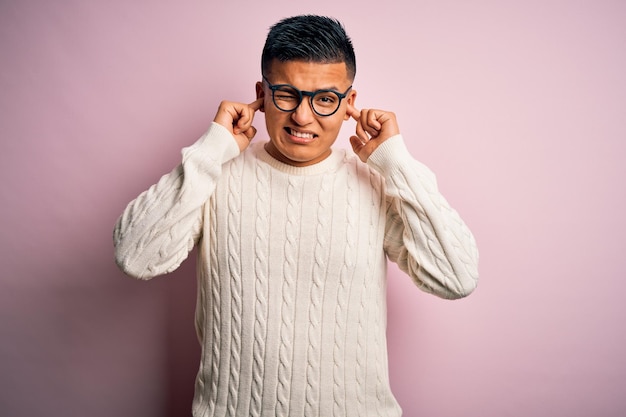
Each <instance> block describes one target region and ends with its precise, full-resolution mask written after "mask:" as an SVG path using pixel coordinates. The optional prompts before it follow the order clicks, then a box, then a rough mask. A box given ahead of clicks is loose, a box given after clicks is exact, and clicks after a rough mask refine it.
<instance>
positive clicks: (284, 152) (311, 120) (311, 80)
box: [256, 60, 356, 166]
mask: <svg viewBox="0 0 626 417" xmlns="http://www.w3.org/2000/svg"><path fill="white" fill-rule="evenodd" d="M265 76H266V77H267V79H268V80H269V82H270V83H272V84H291V85H293V86H294V87H296V88H298V89H299V90H302V91H316V90H321V89H332V90H335V91H337V92H340V93H343V92H345V91H346V90H347V89H348V87H350V85H351V84H352V83H351V80H350V79H348V72H347V70H346V64H345V63H333V64H322V63H314V62H303V61H288V62H280V61H277V60H275V61H274V62H273V63H272V65H271V67H270V72H269V73H268V74H265ZM256 93H257V98H264V103H263V109H262V110H261V111H263V112H265V124H266V127H267V132H268V134H269V136H270V142H268V144H267V145H266V147H265V149H266V150H267V152H268V153H269V154H270V155H272V156H273V157H274V158H276V159H278V160H279V161H281V162H284V163H286V164H289V165H293V166H307V165H312V164H315V163H317V162H320V161H322V160H323V159H325V158H327V157H328V156H329V155H330V154H331V150H330V147H331V146H332V144H333V143H335V140H336V139H337V135H339V129H340V128H341V125H342V124H343V122H344V121H345V120H348V119H349V118H350V116H348V115H347V114H346V108H347V105H348V103H350V104H352V105H354V100H355V98H356V91H354V90H350V91H349V92H348V93H347V96H346V98H344V99H343V100H342V101H341V105H340V107H339V110H337V112H336V113H335V114H333V115H331V116H319V115H317V114H316V113H315V112H314V111H313V109H312V108H311V102H310V100H309V97H306V96H305V97H304V99H303V100H302V103H300V105H299V106H298V108H297V109H296V110H294V111H293V112H289V113H288V112H284V111H281V110H279V109H278V108H276V106H275V105H274V102H273V101H272V91H271V90H270V89H269V87H268V85H267V83H266V82H262V81H261V82H258V83H257V85H256Z"/></svg>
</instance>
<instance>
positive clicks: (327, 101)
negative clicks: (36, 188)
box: [311, 91, 341, 116]
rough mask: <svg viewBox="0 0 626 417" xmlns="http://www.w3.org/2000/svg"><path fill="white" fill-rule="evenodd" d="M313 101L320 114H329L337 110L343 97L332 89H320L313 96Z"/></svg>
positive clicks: (314, 107)
mask: <svg viewBox="0 0 626 417" xmlns="http://www.w3.org/2000/svg"><path fill="white" fill-rule="evenodd" d="M311 103H312V104H313V109H314V110H315V111H316V112H317V113H318V114H321V115H322V116H327V115H330V114H333V113H334V112H336V111H337V108H339V104H340V103H341V99H340V98H339V96H337V94H335V93H334V92H332V91H319V92H318V93H317V94H315V95H314V96H313V99H312V100H311Z"/></svg>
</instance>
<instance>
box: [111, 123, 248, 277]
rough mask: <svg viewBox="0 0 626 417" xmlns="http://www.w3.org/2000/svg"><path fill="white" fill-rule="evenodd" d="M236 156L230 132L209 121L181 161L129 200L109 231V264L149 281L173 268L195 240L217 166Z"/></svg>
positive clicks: (235, 147)
mask: <svg viewBox="0 0 626 417" xmlns="http://www.w3.org/2000/svg"><path fill="white" fill-rule="evenodd" d="M238 154H239V147H238V146H237V143H236V142H235V140H234V139H233V137H232V135H231V134H230V132H229V131H228V130H227V129H226V128H224V127H223V126H221V125H219V124H217V123H212V125H211V126H210V128H209V129H208V130H207V132H206V133H205V134H204V135H203V136H202V137H201V138H200V139H198V141H196V142H195V143H194V144H193V145H191V146H189V147H187V148H184V149H183V150H182V162H181V164H180V165H178V166H177V167H176V168H175V169H174V170H173V171H172V172H170V173H169V174H166V175H164V176H163V177H161V179H160V180H159V181H158V182H157V183H156V184H154V185H153V186H151V187H150V188H149V189H148V190H146V191H144V192H143V193H141V194H140V195H139V196H138V197H137V198H136V199H135V200H133V201H131V202H130V203H129V204H128V206H127V207H126V209H125V210H124V212H123V213H122V215H121V216H120V217H119V219H118V220H117V223H116V224H115V228H114V230H113V244H114V247H115V261H116V263H117V265H118V266H119V267H120V269H121V270H122V271H124V273H126V274H127V275H130V276H133V277H135V278H141V279H149V278H153V277H155V276H157V275H162V274H166V273H168V272H171V271H173V270H175V269H176V268H177V267H178V266H179V265H180V264H181V263H182V261H183V260H185V259H186V258H187V256H188V254H189V251H190V250H191V249H192V248H193V246H194V245H195V243H196V242H197V241H198V239H199V238H200V235H201V230H202V213H203V210H202V208H203V207H204V204H205V202H206V201H207V200H208V199H209V197H210V196H211V194H212V193H213V191H214V190H215V187H216V182H217V180H218V178H219V176H220V175H221V172H222V165H223V164H224V163H225V162H227V161H228V160H230V159H232V158H234V157H235V156H237V155H238Z"/></svg>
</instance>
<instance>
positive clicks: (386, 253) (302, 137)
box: [114, 16, 478, 416]
mask: <svg viewBox="0 0 626 417" xmlns="http://www.w3.org/2000/svg"><path fill="white" fill-rule="evenodd" d="M355 71H356V65H355V59H354V51H353V48H352V44H351V41H350V39H349V38H348V36H347V35H346V33H345V32H344V29H343V27H342V26H341V25H340V24H339V23H338V22H337V21H335V20H333V19H330V18H326V17H320V16H297V17H292V18H287V19H284V20H282V21H281V22H279V23H277V24H276V25H275V26H273V27H272V28H271V30H270V32H269V35H268V37H267V41H266V44H265V47H264V50H263V56H262V80H261V81H259V82H258V83H257V84H256V96H257V99H256V100H255V101H254V102H252V103H250V104H243V103H234V102H227V101H224V102H222V103H221V104H220V106H219V109H218V110H217V114H216V116H215V119H214V121H213V123H212V125H211V127H210V128H209V129H208V131H207V132H206V133H205V134H204V136H202V137H201V138H200V139H199V140H198V141H197V142H196V143H195V144H193V145H192V146H190V147H188V148H185V149H184V150H183V152H182V153H183V157H182V163H181V164H180V165H179V166H178V167H177V168H176V169H174V170H173V171H172V172H171V173H169V174H167V175H165V176H163V177H162V178H161V180H160V181H159V182H158V183H157V184H155V185H154V186H152V187H151V188H150V189H149V190H147V191H146V192H144V193H142V194H141V195H139V197H137V199H135V200H134V201H133V202H131V203H130V204H129V206H128V207H127V208H126V210H125V211H124V213H123V215H122V216H121V217H120V219H119V220H118V222H117V224H116V227H115V231H114V242H115V249H116V261H117V263H118V265H119V266H120V268H121V269H122V270H123V271H125V272H126V273H127V274H129V275H131V276H135V277H137V278H142V279H148V278H152V277H154V276H157V275H161V274H165V273H167V272H170V271H172V270H174V269H175V268H177V267H178V266H179V265H180V263H181V262H182V261H183V260H184V259H185V258H186V257H187V254H188V252H189V251H190V250H191V249H192V248H193V247H194V245H197V246H198V260H197V262H198V299H197V309H196V328H197V332H198V337H199V340H200V342H201V344H202V357H201V363H200V370H199V372H198V376H197V380H196V389H195V397H194V403H193V415H194V416H314V415H315V416H399V415H401V410H400V407H399V406H398V404H397V402H396V401H395V399H394V397H393V395H392V393H391V391H390V387H389V381H388V375H387V350H386V339H385V324H386V305H385V280H386V278H385V274H386V262H387V259H390V260H391V261H393V262H396V263H397V264H398V265H399V266H400V268H401V269H402V270H403V271H405V272H406V273H407V274H408V275H409V276H410V277H411V278H412V279H413V280H414V281H415V283H416V285H417V286H418V287H419V288H421V289H422V290H424V291H427V292H429V293H432V294H435V295H437V296H440V297H443V298H459V297H463V296H466V295H468V294H469V293H470V292H471V291H472V290H473V289H474V288H475V286H476V282H477V277H478V274H477V261H478V253H477V249H476V246H475V242H474V239H473V237H472V235H471V233H470V232H469V230H468V229H467V227H466V226H465V225H464V223H463V222H462V221H461V219H460V218H459V216H458V214H457V213H456V212H455V211H454V210H453V209H451V208H450V207H449V205H448V203H447V202H446V200H445V199H444V198H443V197H442V196H441V195H440V194H439V192H438V191H437V185H436V183H435V178H434V175H433V174H432V173H431V172H430V171H429V170H428V168H426V167H425V166H424V165H422V164H420V163H419V162H417V161H415V160H414V159H413V158H412V157H411V156H410V155H409V153H408V151H407V149H406V147H405V145H404V142H403V139H402V136H401V135H400V132H399V128H398V124H397V122H396V118H395V116H394V114H393V113H391V112H388V111H382V110H357V108H356V107H355V99H356V95H357V94H356V91H355V90H354V89H353V88H352V82H353V80H354V76H355ZM256 111H262V112H264V113H265V120H266V127H267V133H268V136H269V140H268V141H265V142H262V141H254V142H251V141H252V139H253V138H254V137H255V136H256V129H255V128H254V127H253V126H252V121H253V118H254V114H255V112H256ZM350 118H353V119H354V120H356V123H357V127H356V132H355V133H356V134H355V135H354V136H352V137H351V138H350V142H351V144H352V147H353V149H354V153H355V154H356V155H354V154H352V152H346V151H344V150H335V149H331V146H332V145H333V143H334V142H335V140H336V138H337V135H338V134H339V129H340V127H341V125H342V123H343V122H344V121H346V120H349V119H350Z"/></svg>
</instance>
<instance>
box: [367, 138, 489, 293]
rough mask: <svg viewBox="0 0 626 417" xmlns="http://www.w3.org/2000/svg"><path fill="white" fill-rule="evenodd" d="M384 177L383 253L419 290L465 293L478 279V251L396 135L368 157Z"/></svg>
mask: <svg viewBox="0 0 626 417" xmlns="http://www.w3.org/2000/svg"><path fill="white" fill-rule="evenodd" d="M367 163H368V165H370V166H372V167H374V168H375V169H376V170H377V171H379V172H380V173H381V174H382V175H383V177H384V178H385V194H386V198H387V224H386V229H385V242H384V245H385V252H386V253H387V256H388V257H389V259H390V260H392V261H393V262H395V263H397V264H398V266H399V268H400V269H401V270H402V271H404V272H405V273H407V274H408V275H409V276H410V277H411V278H412V279H413V280H414V282H415V283H416V284H417V286H418V287H419V288H421V289H422V290H424V291H426V292H428V293H431V294H435V295H437V296H439V297H441V298H447V299H456V298H462V297H465V296H467V295H469V294H470V293H471V292H472V291H473V290H474V289H475V288H476V285H477V282H478V249H477V247H476V242H475V240H474V237H473V235H472V233H471V232H470V230H469V228H468V227H467V226H466V225H465V223H464V222H463V220H462V219H461V217H460V216H459V214H458V213H457V212H456V211H455V210H454V209H452V208H451V207H450V205H449V204H448V202H447V201H446V200H445V198H444V197H443V196H442V195H441V194H440V193H439V190H438V188H437V183H436V179H435V176H434V174H433V173H432V172H431V171H430V170H429V169H428V168H427V167H426V166H425V165H423V164H421V163H420V162H418V161H416V160H415V159H413V158H412V157H411V155H410V154H409V152H408V150H407V148H406V146H405V144H404V141H403V139H402V136H401V135H397V136H394V137H391V138H389V139H388V140H386V141H385V142H384V143H383V144H381V145H380V146H379V147H378V148H377V149H376V151H375V152H374V153H373V154H372V155H371V156H370V158H369V159H368V161H367Z"/></svg>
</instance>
